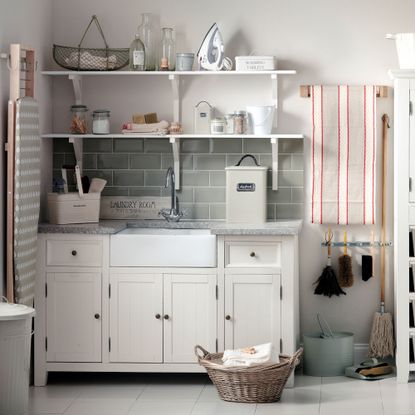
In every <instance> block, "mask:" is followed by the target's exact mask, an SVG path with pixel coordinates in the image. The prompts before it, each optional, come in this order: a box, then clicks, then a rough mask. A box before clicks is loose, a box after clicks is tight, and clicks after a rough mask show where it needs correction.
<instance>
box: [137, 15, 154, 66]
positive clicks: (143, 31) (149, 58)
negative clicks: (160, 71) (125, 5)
mask: <svg viewBox="0 0 415 415" xmlns="http://www.w3.org/2000/svg"><path fill="white" fill-rule="evenodd" d="M137 34H138V37H139V38H140V40H141V41H142V42H143V43H144V47H145V54H146V63H145V68H146V71H155V70H156V37H155V31H154V26H153V15H152V14H151V13H142V14H141V24H140V26H138V29H137Z"/></svg>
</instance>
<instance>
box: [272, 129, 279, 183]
mask: <svg viewBox="0 0 415 415" xmlns="http://www.w3.org/2000/svg"><path fill="white" fill-rule="evenodd" d="M271 155H272V190H278V138H276V137H271Z"/></svg>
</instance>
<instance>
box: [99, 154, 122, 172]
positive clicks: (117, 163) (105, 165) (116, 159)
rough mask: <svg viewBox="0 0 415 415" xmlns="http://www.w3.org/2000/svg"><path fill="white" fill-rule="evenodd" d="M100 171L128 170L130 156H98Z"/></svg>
mask: <svg viewBox="0 0 415 415" xmlns="http://www.w3.org/2000/svg"><path fill="white" fill-rule="evenodd" d="M97 163H98V169H108V170H124V169H128V167H129V165H128V164H129V163H128V154H98V156H97Z"/></svg>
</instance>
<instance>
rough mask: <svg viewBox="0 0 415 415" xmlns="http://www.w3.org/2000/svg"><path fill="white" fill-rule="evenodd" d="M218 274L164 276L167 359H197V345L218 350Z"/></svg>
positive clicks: (183, 360)
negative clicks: (195, 348) (195, 352)
mask: <svg viewBox="0 0 415 415" xmlns="http://www.w3.org/2000/svg"><path fill="white" fill-rule="evenodd" d="M216 313H217V312H216V275H197V274H195V275H189V274H167V275H165V276H164V361H165V362H169V363H170V362H174V363H194V362H196V358H195V354H194V347H195V345H197V344H200V345H201V346H203V347H204V348H205V349H207V350H209V351H212V352H214V351H215V350H216Z"/></svg>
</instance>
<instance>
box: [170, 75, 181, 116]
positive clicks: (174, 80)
mask: <svg viewBox="0 0 415 415" xmlns="http://www.w3.org/2000/svg"><path fill="white" fill-rule="evenodd" d="M169 80H170V82H171V88H172V92H173V121H175V122H181V117H180V76H178V75H173V74H170V75H169Z"/></svg>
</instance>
